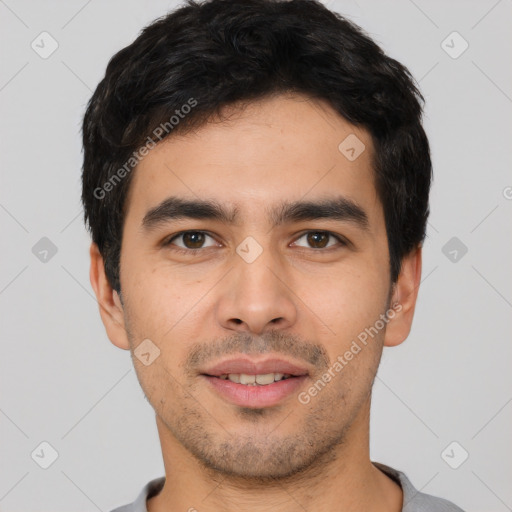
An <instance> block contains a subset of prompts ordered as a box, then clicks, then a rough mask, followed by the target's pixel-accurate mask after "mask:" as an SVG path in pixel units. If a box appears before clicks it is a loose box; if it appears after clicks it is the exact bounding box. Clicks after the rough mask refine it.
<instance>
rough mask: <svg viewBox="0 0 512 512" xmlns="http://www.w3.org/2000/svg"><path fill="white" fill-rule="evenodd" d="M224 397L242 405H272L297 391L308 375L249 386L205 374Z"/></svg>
mask: <svg viewBox="0 0 512 512" xmlns="http://www.w3.org/2000/svg"><path fill="white" fill-rule="evenodd" d="M203 377H204V378H205V379H206V380H207V381H208V382H209V383H210V385H211V386H212V387H213V388H214V389H215V391H216V392H217V393H219V395H221V396H222V398H224V399H226V400H228V401H229V402H231V403H233V404H235V405H239V406H241V407H253V408H261V407H272V406H273V405H277V404H278V403H279V402H281V401H282V400H284V399H285V398H287V397H289V396H290V395H292V394H293V393H296V392H297V391H298V390H299V389H300V387H301V386H302V385H303V384H304V381H305V380H306V378H307V376H306V375H301V376H300V377H291V378H289V379H284V380H279V381H277V382H274V383H273V384H267V385H264V386H259V385H256V386H247V385H245V384H237V383H236V382H231V381H230V380H227V379H226V380H225V379H220V378H218V377H211V376H209V375H203Z"/></svg>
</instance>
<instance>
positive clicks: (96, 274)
mask: <svg viewBox="0 0 512 512" xmlns="http://www.w3.org/2000/svg"><path fill="white" fill-rule="evenodd" d="M89 254H90V257H91V267H90V272H89V277H90V280H91V285H92V288H93V290H94V293H95V294H96V300H97V301H98V305H99V308H100V316H101V320H102V322H103V325H104V326H105V330H106V331H107V336H108V338H109V339H110V341H111V342H112V343H113V344H114V345H115V346H116V347H119V348H122V349H124V350H130V343H129V340H128V336H127V333H126V329H125V325H124V311H123V306H122V303H121V300H120V298H119V295H118V293H117V292H116V291H115V290H113V289H112V287H111V286H110V283H109V281H108V279H107V276H106V274H105V265H104V262H103V257H102V256H101V254H100V251H99V249H98V246H97V245H96V244H95V243H94V242H93V243H92V244H91V247H90V250H89Z"/></svg>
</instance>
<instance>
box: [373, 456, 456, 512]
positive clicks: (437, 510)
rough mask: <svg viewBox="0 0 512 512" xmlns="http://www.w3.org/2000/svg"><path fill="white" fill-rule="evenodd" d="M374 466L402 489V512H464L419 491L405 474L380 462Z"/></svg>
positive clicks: (445, 501) (451, 504)
mask: <svg viewBox="0 0 512 512" xmlns="http://www.w3.org/2000/svg"><path fill="white" fill-rule="evenodd" d="M372 464H373V465H374V466H376V467H377V468H378V469H380V470H381V471H383V472H384V473H386V474H387V475H388V476H389V477H390V478H392V479H393V480H395V481H396V482H397V483H399V484H400V486H401V487H402V491H403V495H404V500H403V506H402V512H464V511H463V510H462V509H461V508H460V507H458V506H457V505H455V504H454V503H452V502H451V501H448V500H445V499H443V498H438V497H437V496H432V495H430V494H425V493H423V492H420V491H418V490H417V489H416V488H415V487H414V486H413V485H412V483H411V481H410V480H409V479H408V478H407V476H406V475H405V473H403V472H401V471H398V470H396V469H393V468H391V467H389V466H386V465H385V464H381V463H379V462H372Z"/></svg>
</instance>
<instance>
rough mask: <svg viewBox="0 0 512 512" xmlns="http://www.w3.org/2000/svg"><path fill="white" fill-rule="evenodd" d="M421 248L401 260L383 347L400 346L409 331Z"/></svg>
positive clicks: (419, 275) (416, 290)
mask: <svg viewBox="0 0 512 512" xmlns="http://www.w3.org/2000/svg"><path fill="white" fill-rule="evenodd" d="M421 251H422V248H421V246H420V247H418V248H416V249H413V250H412V251H411V252H410V253H409V254H408V255H406V256H405V257H404V258H403V260H402V268H401V270H400V275H399V276H398V279H397V281H396V283H395V284H394V285H393V291H392V295H391V303H390V311H393V312H394V314H393V313H388V317H389V322H388V324H387V327H386V334H385V337H384V346H386V347H394V346H396V345H400V343H402V342H403V341H405V339H406V338H407V336H409V332H410V331H411V325H412V319H413V316H414V309H415V307H416V298H417V297H418V289H419V286H420V280H421ZM392 315H393V316H392Z"/></svg>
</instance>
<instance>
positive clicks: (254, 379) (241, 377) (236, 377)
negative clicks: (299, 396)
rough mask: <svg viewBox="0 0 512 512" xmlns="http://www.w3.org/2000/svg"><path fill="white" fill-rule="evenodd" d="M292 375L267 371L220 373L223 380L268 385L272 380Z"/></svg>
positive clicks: (247, 384)
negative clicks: (261, 372) (252, 373)
mask: <svg viewBox="0 0 512 512" xmlns="http://www.w3.org/2000/svg"><path fill="white" fill-rule="evenodd" d="M290 377H291V375H290V374H289V373H265V374H262V375H247V374H245V373H230V374H224V375H219V378H220V379H222V380H230V381H231V382H235V383H237V384H244V385H246V386H256V385H260V386H266V385H268V384H272V382H278V381H280V380H284V379H288V378H290Z"/></svg>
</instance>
